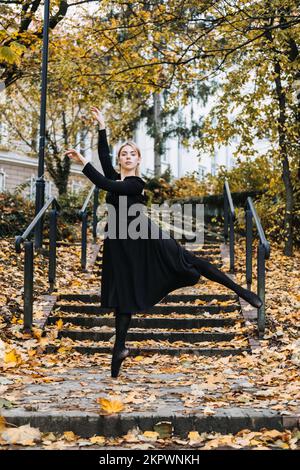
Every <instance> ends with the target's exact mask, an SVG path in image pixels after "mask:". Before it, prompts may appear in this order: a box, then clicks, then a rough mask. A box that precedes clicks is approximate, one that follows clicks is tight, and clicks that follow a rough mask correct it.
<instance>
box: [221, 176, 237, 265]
mask: <svg viewBox="0 0 300 470" xmlns="http://www.w3.org/2000/svg"><path fill="white" fill-rule="evenodd" d="M223 195H224V241H225V243H227V241H228V231H229V256H230V269H229V271H230V273H234V221H235V211H234V205H233V202H232V197H231V192H230V188H229V184H228V181H227V180H226V179H225V182H224V186H223ZM228 221H229V223H228ZM228 226H229V230H228Z"/></svg>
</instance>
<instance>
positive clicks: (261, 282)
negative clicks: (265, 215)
mask: <svg viewBox="0 0 300 470" xmlns="http://www.w3.org/2000/svg"><path fill="white" fill-rule="evenodd" d="M245 210H246V280H247V287H248V289H251V284H252V241H253V222H252V220H253V219H254V221H255V225H256V228H257V233H258V237H259V244H258V247H257V295H259V297H260V298H261V300H262V302H263V303H262V306H261V307H260V308H259V309H258V313H257V323H258V334H259V337H260V338H262V337H263V335H264V332H265V323H266V314H265V310H266V309H265V282H266V267H265V260H266V259H268V258H269V257H270V244H269V242H268V241H267V239H266V237H265V233H264V230H263V228H262V225H261V222H260V219H259V217H258V215H257V212H256V210H255V207H254V205H253V202H252V199H251V197H248V198H247V201H246V207H245Z"/></svg>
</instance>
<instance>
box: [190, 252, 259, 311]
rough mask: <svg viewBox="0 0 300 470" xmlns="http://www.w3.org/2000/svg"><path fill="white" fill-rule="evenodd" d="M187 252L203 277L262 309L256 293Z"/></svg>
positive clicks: (207, 262) (204, 260)
mask: <svg viewBox="0 0 300 470" xmlns="http://www.w3.org/2000/svg"><path fill="white" fill-rule="evenodd" d="M186 252H187V253H188V257H189V259H190V261H191V263H192V264H193V265H194V266H196V267H197V268H198V269H199V274H201V275H203V276H204V277H206V278H207V279H209V280H210V281H214V282H218V283H219V284H222V285H223V286H225V287H228V288H229V289H231V290H233V291H234V292H235V293H236V294H238V296H239V297H242V298H243V299H245V300H246V301H247V302H249V303H250V304H251V305H253V306H254V307H256V308H259V307H260V305H261V303H262V301H261V299H260V298H259V297H258V296H257V295H256V294H255V293H254V292H251V291H249V290H248V289H245V288H244V287H242V286H240V285H239V284H237V283H236V282H234V281H233V280H232V279H231V278H230V277H229V276H227V275H226V274H225V273H224V272H222V271H221V270H220V269H218V268H217V267H216V266H215V265H214V264H212V263H210V262H209V261H207V260H206V259H204V258H201V257H198V256H196V255H194V254H193V253H191V252H189V251H188V250H186Z"/></svg>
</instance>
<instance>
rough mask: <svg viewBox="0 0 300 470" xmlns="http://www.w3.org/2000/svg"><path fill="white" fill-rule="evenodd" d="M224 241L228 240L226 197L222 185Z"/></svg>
mask: <svg viewBox="0 0 300 470" xmlns="http://www.w3.org/2000/svg"><path fill="white" fill-rule="evenodd" d="M223 197H224V241H225V243H227V240H228V199H227V194H226V189H225V185H224V196H223Z"/></svg>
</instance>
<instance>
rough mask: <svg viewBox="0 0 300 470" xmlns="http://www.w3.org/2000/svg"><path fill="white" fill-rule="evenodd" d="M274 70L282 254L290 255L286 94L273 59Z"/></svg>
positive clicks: (291, 204)
mask: <svg viewBox="0 0 300 470" xmlns="http://www.w3.org/2000/svg"><path fill="white" fill-rule="evenodd" d="M274 70H275V73H276V77H275V87H276V94H277V100H278V106H279V117H278V136H279V151H280V155H281V162H282V180H283V183H284V187H285V214H284V243H285V244H284V254H285V255H287V256H292V254H293V209H294V195H293V185H292V178H291V172H290V166H289V159H288V149H287V142H286V134H285V124H286V96H285V92H284V91H283V89H282V83H281V67H280V63H279V61H278V60H276V61H275V64H274Z"/></svg>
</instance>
